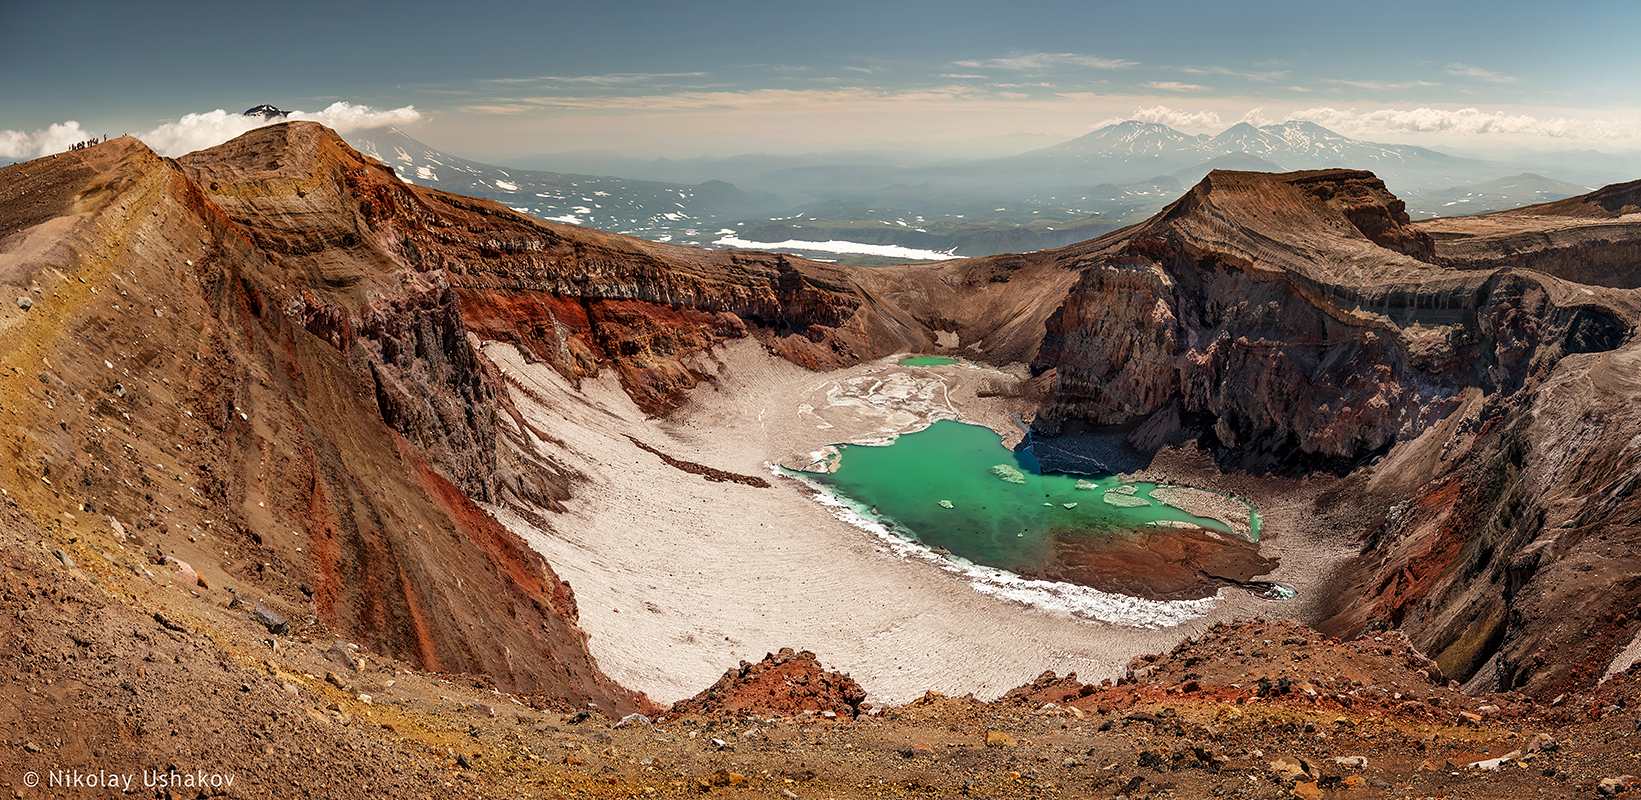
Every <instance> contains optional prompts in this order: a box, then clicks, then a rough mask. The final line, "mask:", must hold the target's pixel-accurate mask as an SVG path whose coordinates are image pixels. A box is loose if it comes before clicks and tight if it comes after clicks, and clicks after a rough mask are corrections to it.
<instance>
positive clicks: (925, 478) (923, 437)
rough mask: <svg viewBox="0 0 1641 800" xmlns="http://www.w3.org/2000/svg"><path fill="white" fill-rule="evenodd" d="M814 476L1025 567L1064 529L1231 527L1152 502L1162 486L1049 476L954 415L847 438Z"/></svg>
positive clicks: (906, 520) (904, 526)
mask: <svg viewBox="0 0 1641 800" xmlns="http://www.w3.org/2000/svg"><path fill="white" fill-rule="evenodd" d="M809 477H811V478H813V479H814V480H816V481H818V482H820V483H822V484H824V485H826V486H828V487H829V488H830V489H831V490H832V491H834V492H835V493H837V494H840V495H842V496H844V497H846V498H848V499H850V500H852V501H854V502H855V503H856V504H858V505H859V506H861V507H862V508H867V509H873V512H869V513H868V516H871V517H873V518H874V519H877V520H880V521H884V522H887V523H890V525H891V527H894V528H896V529H898V530H899V532H901V533H902V534H903V535H908V536H910V537H912V538H915V539H916V540H917V541H920V542H922V543H923V544H925V545H928V546H930V547H943V548H945V549H946V550H949V551H950V552H951V553H952V554H954V555H957V556H961V557H963V558H966V559H968V560H970V561H973V562H975V563H978V564H985V565H987V566H993V567H1000V568H1002V569H1012V570H1016V571H1018V570H1019V569H1020V568H1021V567H1029V566H1031V565H1035V564H1041V563H1043V562H1044V561H1045V560H1046V558H1047V557H1048V555H1049V550H1050V545H1051V543H1052V536H1053V535H1054V534H1055V533H1056V532H1061V533H1065V532H1077V533H1078V535H1087V536H1102V535H1106V534H1108V533H1109V532H1111V531H1115V530H1121V529H1133V528H1135V527H1139V526H1143V525H1145V524H1146V523H1149V522H1160V521H1178V522H1188V523H1190V524H1192V525H1197V526H1200V527H1203V528H1210V529H1213V530H1217V531H1221V532H1225V533H1229V532H1230V529H1229V528H1228V527H1227V526H1226V525H1225V524H1224V523H1222V522H1220V521H1219V520H1214V519H1206V518H1203V517H1196V516H1192V515H1190V514H1187V513H1185V512H1184V511H1181V510H1179V509H1177V508H1174V507H1172V506H1165V505H1163V504H1161V503H1160V502H1157V501H1154V500H1151V499H1150V498H1149V496H1148V495H1149V493H1150V491H1151V490H1152V489H1153V488H1156V485H1155V484H1151V483H1132V484H1124V483H1123V482H1122V481H1121V480H1119V479H1118V478H1116V477H1115V476H1104V477H1092V476H1076V475H1063V474H1052V473H1051V474H1048V475H1044V474H1042V472H1041V470H1040V469H1039V468H1038V464H1037V459H1036V458H1034V457H1033V456H1032V455H1031V453H1029V452H1014V451H1012V450H1009V449H1007V448H1005V447H1003V445H1002V440H1001V438H1000V437H999V436H998V435H997V433H996V432H994V431H992V430H991V429H989V428H985V427H982V426H979V425H967V424H964V423H961V422H953V421H950V420H942V421H940V422H936V423H935V424H933V425H931V426H929V427H928V428H927V429H925V430H922V431H919V432H917V433H910V434H906V435H903V436H901V437H899V438H898V439H896V440H895V442H894V444H891V445H886V446H882V447H868V446H862V445H853V446H850V445H845V446H842V447H841V456H840V457H839V459H838V468H837V470H836V471H835V472H833V473H832V474H830V475H813V476H809ZM1078 487H1083V488H1078ZM1108 499H1109V502H1108Z"/></svg>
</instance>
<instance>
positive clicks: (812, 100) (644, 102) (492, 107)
mask: <svg viewBox="0 0 1641 800" xmlns="http://www.w3.org/2000/svg"><path fill="white" fill-rule="evenodd" d="M992 96H994V95H993V94H992V93H991V92H989V91H987V90H985V89H981V88H977V87H970V86H943V87H932V88H926V89H913V90H906V91H889V90H880V89H870V88H865V87H838V88H835V89H834V88H827V89H751V90H745V91H716V92H701V91H683V92H673V93H668V94H646V95H623V96H614V95H593V96H583V95H568V94H565V95H542V96H537V97H521V98H512V99H506V100H497V101H494V102H487V103H475V104H472V105H468V106H464V107H462V108H459V109H457V110H458V111H463V112H479V113H500V114H517V113H522V112H526V111H547V110H555V109H556V110H583V111H611V112H620V111H697V110H712V109H717V110H730V109H748V108H780V107H790V108H791V109H793V110H794V111H801V110H804V109H808V108H813V107H816V106H824V105H837V104H849V103H861V102H876V101H883V100H897V101H899V100H904V101H928V100H945V101H955V100H964V99H976V98H981V97H992Z"/></svg>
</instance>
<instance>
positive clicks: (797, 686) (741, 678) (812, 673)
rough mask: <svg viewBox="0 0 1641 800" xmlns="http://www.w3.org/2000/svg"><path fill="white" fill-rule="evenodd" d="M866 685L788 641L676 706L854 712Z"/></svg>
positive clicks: (680, 710) (682, 710)
mask: <svg viewBox="0 0 1641 800" xmlns="http://www.w3.org/2000/svg"><path fill="white" fill-rule="evenodd" d="M865 699H866V691H865V690H864V689H862V688H861V687H860V684H858V683H855V682H854V680H853V679H851V678H850V677H849V676H848V675H847V674H840V673H837V672H831V671H828V670H826V669H824V668H822V667H821V665H820V662H819V661H817V660H816V658H815V654H814V653H811V652H809V651H808V650H804V651H801V652H794V651H793V650H792V648H790V647H783V648H781V651H780V652H779V653H770V654H767V655H765V656H764V658H763V660H762V661H759V662H758V663H756V664H751V663H748V662H745V661H743V662H741V666H740V667H739V668H737V669H732V670H729V671H728V672H725V673H724V676H723V677H722V678H720V679H719V680H718V682H717V683H715V684H713V685H712V686H711V687H709V688H708V689H706V690H705V691H703V692H701V693H700V694H698V695H696V696H694V697H691V698H689V699H687V700H680V701H678V702H677V703H674V704H673V706H672V713H673V714H675V715H677V714H703V715H716V714H731V715H733V714H738V713H746V712H752V711H756V712H758V713H761V714H803V713H806V712H807V713H811V714H825V713H828V712H831V713H832V714H835V715H837V716H840V717H847V718H853V717H855V716H856V715H857V714H859V713H860V705H861V703H862V702H863V701H865Z"/></svg>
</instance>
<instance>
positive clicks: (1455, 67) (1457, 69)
mask: <svg viewBox="0 0 1641 800" xmlns="http://www.w3.org/2000/svg"><path fill="white" fill-rule="evenodd" d="M1445 72H1446V73H1447V74H1449V75H1457V76H1459V77H1461V78H1480V79H1482V80H1484V81H1491V82H1493V83H1515V82H1516V79H1515V78H1512V77H1510V76H1509V75H1505V74H1504V73H1502V72H1488V71H1487V70H1485V69H1482V68H1481V67H1471V66H1467V65H1464V64H1448V65H1447V69H1446V70H1445Z"/></svg>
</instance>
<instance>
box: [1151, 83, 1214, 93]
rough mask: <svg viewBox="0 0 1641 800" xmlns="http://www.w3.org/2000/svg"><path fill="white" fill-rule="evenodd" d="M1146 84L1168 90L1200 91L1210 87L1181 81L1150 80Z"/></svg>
mask: <svg viewBox="0 0 1641 800" xmlns="http://www.w3.org/2000/svg"><path fill="white" fill-rule="evenodd" d="M1145 85H1146V86H1149V87H1151V88H1153V89H1162V90H1163V91H1166V92H1200V91H1203V90H1204V89H1207V88H1208V87H1206V86H1201V85H1198V84H1195V83H1180V82H1179V81H1149V82H1147V83H1146V84H1145Z"/></svg>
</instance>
